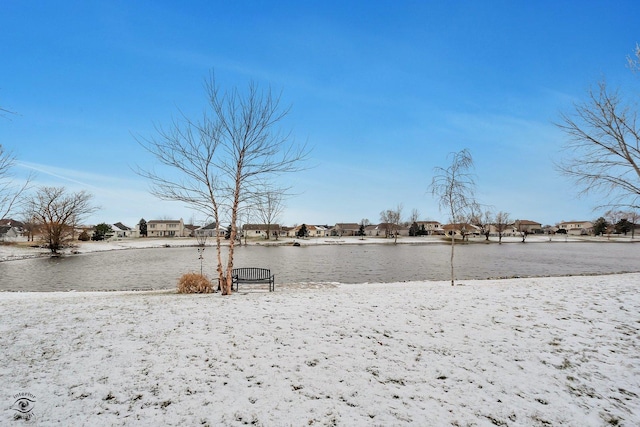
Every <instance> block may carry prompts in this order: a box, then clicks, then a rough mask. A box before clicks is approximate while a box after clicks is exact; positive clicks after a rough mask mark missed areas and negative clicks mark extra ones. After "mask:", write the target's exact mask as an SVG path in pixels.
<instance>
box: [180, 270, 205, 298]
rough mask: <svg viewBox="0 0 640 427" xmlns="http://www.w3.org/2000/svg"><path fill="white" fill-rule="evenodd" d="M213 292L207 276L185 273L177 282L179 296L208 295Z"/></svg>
mask: <svg viewBox="0 0 640 427" xmlns="http://www.w3.org/2000/svg"><path fill="white" fill-rule="evenodd" d="M211 292H213V286H211V281H210V280H209V279H208V278H207V276H203V275H202V274H199V273H186V274H183V275H182V277H180V280H178V293H179V294H208V293H211Z"/></svg>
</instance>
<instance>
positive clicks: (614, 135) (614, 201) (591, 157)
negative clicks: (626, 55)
mask: <svg viewBox="0 0 640 427" xmlns="http://www.w3.org/2000/svg"><path fill="white" fill-rule="evenodd" d="M636 54H640V51H636ZM636 64H637V63H636ZM574 108H575V111H574V112H573V114H571V115H568V114H563V115H561V121H560V123H558V124H557V126H558V127H559V128H560V129H561V130H562V131H564V133H565V134H566V135H567V136H568V137H569V139H568V141H567V142H566V143H565V147H564V152H565V153H567V157H566V158H565V159H563V160H562V161H561V162H559V163H558V164H557V165H556V167H557V169H558V170H559V171H560V172H561V173H562V174H564V175H566V176H568V177H569V178H571V179H573V181H574V182H575V183H576V184H577V185H578V186H579V187H580V188H581V190H580V194H588V193H598V194H603V195H605V197H604V199H605V202H604V203H603V204H602V205H601V206H598V207H630V208H632V209H637V208H639V207H640V128H639V127H638V121H637V111H636V110H634V109H633V108H632V107H631V106H630V105H629V104H627V103H626V102H625V101H624V100H623V98H622V97H621V96H620V94H619V93H618V91H611V90H609V89H608V88H607V86H606V83H605V82H601V83H599V84H598V87H597V90H591V91H589V94H588V99H587V101H586V102H584V103H581V104H576V105H575V106H574Z"/></svg>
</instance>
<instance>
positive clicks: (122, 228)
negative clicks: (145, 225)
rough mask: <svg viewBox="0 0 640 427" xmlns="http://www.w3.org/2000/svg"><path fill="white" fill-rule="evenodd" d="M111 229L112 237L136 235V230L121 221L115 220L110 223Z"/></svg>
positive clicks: (120, 237) (119, 237)
mask: <svg viewBox="0 0 640 427" xmlns="http://www.w3.org/2000/svg"><path fill="white" fill-rule="evenodd" d="M111 229H112V230H113V237H115V238H118V239H122V238H128V237H138V232H137V231H136V230H135V229H132V228H131V227H127V226H126V225H124V224H123V223H121V222H116V223H115V224H111Z"/></svg>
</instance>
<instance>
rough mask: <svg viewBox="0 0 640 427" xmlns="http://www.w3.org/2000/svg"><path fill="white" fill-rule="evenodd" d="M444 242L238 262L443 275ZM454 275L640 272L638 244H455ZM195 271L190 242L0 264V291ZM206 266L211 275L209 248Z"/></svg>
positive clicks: (339, 275) (272, 251) (373, 278)
mask: <svg viewBox="0 0 640 427" xmlns="http://www.w3.org/2000/svg"><path fill="white" fill-rule="evenodd" d="M449 254H450V247H449V246H448V245H446V244H425V245H410V244H403V245H397V246H394V245H378V244H372V245H318V246H301V247H293V246H270V247H268V246H243V247H238V248H236V257H235V263H234V264H235V266H236V267H265V268H270V269H271V271H272V272H273V273H274V274H275V276H276V289H277V286H278V285H279V284H288V283H332V282H340V283H363V282H402V281H415V280H448V279H449ZM455 264H456V277H457V278H458V279H462V280H464V279H486V278H497V277H518V276H521V277H524V276H550V275H551V276H557V275H576V274H603V273H620V272H637V271H640V244H633V243H604V242H603V243H585V242H579V243H571V242H568V243H567V242H552V243H525V244H521V243H508V244H503V245H497V244H491V245H484V244H472V245H456V259H455ZM189 271H200V261H199V259H198V251H197V249H196V248H195V247H191V248H155V249H126V250H116V251H110V252H95V253H89V254H84V255H74V256H68V257H62V258H36V259H26V260H18V261H8V262H0V290H5V291H6V290H12V291H68V290H76V291H91V290H131V289H133V290H147V289H172V288H174V287H175V285H176V282H177V279H178V277H180V276H181V275H182V274H183V273H185V272H189ZM204 272H205V273H206V274H208V275H209V276H210V277H215V249H214V248H212V247H207V249H206V250H205V256H204Z"/></svg>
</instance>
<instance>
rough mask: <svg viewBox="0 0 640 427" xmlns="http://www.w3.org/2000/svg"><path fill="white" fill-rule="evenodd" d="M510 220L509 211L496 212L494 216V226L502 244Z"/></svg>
mask: <svg viewBox="0 0 640 427" xmlns="http://www.w3.org/2000/svg"><path fill="white" fill-rule="evenodd" d="M510 222H511V218H509V214H508V213H507V212H502V211H500V212H498V213H497V214H496V216H495V218H494V226H495V228H496V232H497V233H498V243H499V244H502V236H503V235H504V232H505V230H506V229H507V228H508V227H509V223H510Z"/></svg>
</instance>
